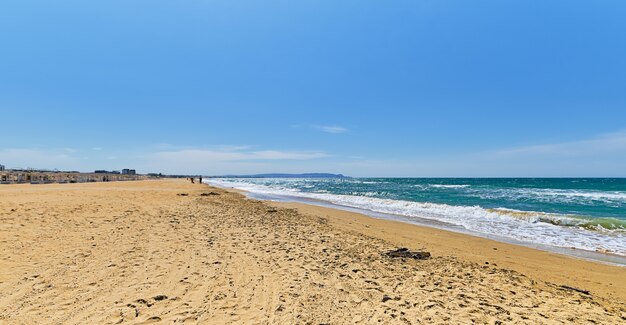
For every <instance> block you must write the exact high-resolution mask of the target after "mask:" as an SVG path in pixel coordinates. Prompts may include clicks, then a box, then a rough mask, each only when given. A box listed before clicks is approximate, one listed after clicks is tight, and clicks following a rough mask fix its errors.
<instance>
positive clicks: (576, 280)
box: [210, 185, 626, 301]
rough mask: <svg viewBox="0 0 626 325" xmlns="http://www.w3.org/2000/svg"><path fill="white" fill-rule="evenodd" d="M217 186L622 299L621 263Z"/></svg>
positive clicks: (402, 243)
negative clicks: (266, 197)
mask: <svg viewBox="0 0 626 325" xmlns="http://www.w3.org/2000/svg"><path fill="white" fill-rule="evenodd" d="M210 186H213V185H210ZM218 188H221V189H223V190H226V191H232V192H234V193H238V194H242V195H246V196H247V197H249V198H250V199H253V200H260V201H263V202H266V203H267V204H269V205H271V206H275V207H280V208H288V209H296V210H297V211H299V212H300V213H303V214H306V215H310V216H313V217H325V218H327V219H328V221H329V222H330V224H332V225H333V226H336V227H338V228H340V229H343V230H345V231H352V232H356V233H359V234H363V235H366V236H371V237H373V238H377V239H381V240H384V241H387V242H390V243H393V244H394V245H396V246H398V247H410V248H413V249H415V248H424V249H426V250H427V251H430V252H433V253H435V254H438V255H450V256H453V257H456V258H460V259H463V260H466V261H470V262H472V263H477V264H479V265H496V266H498V267H502V268H506V269H511V270H514V271H516V272H520V273H523V274H531V275H532V276H533V277H536V278H537V279H540V280H542V281H547V282H552V283H569V284H571V285H578V286H581V287H593V288H594V290H593V291H594V292H597V293H598V294H600V295H602V296H605V297H607V298H610V299H612V298H618V299H620V300H622V301H626V281H624V279H626V267H625V266H624V265H618V264H615V263H610V262H607V261H602V260H597V259H592V258H584V257H581V256H576V255H573V254H566V253H558V252H554V251H550V250H545V249H538V248H534V247H529V246H527V245H523V244H516V243H511V242H508V241H502V240H495V239H491V238H486V237H481V236H477V235H473V234H469V233H463V232H455V231H452V230H447V229H441V228H437V227H432V226H428V225H418V224H414V223H408V222H404V221H399V220H390V219H382V218H377V217H374V216H371V215H367V214H364V213H362V212H360V211H357V209H353V208H348V209H340V208H339V207H333V206H331V205H330V204H329V205H327V206H324V205H318V204H312V203H303V202H280V201H272V200H264V199H259V198H256V197H254V196H252V197H250V194H253V193H251V192H247V191H245V190H241V189H236V188H227V187H218ZM416 246H417V247H416ZM590 253H594V252H590ZM594 254H598V255H600V256H602V255H605V254H602V253H594Z"/></svg>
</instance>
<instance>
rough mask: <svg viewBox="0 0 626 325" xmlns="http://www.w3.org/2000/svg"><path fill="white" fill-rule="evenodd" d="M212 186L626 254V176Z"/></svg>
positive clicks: (222, 182) (241, 181)
mask: <svg viewBox="0 0 626 325" xmlns="http://www.w3.org/2000/svg"><path fill="white" fill-rule="evenodd" d="M208 182H209V183H211V184H214V185H218V186H224V187H234V188H238V189H242V190H246V191H248V192H251V193H256V194H261V195H270V196H274V197H278V198H286V199H288V198H306V199H313V200H319V201H323V202H327V203H329V204H333V205H339V206H344V207H350V208H356V209H360V210H366V211H372V212H376V213H382V214H388V215H394V216H401V217H402V220H405V221H408V222H412V221H414V222H415V223H428V221H432V222H436V223H437V224H438V225H439V226H441V227H442V228H448V229H451V230H462V231H464V232H469V233H474V234H478V235H484V236H486V237H497V238H505V239H511V240H514V241H518V242H522V243H528V244H537V245H543V246H553V247H558V248H567V249H570V248H575V249H577V250H584V251H592V252H602V253H609V254H614V255H619V256H626V179H623V178H572V179H568V178H508V179H502V178H473V179H472V178H337V179H294V178H255V179H247V178H229V179H210V180H209V181H208Z"/></svg>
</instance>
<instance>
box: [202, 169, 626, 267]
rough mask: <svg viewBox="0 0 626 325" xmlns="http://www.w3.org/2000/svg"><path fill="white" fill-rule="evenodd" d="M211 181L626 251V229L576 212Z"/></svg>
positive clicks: (535, 240) (529, 238) (533, 239)
mask: <svg viewBox="0 0 626 325" xmlns="http://www.w3.org/2000/svg"><path fill="white" fill-rule="evenodd" d="M210 183H212V184H215V185H218V186H224V187H234V188H238V189H242V190H245V191H249V192H252V193H258V194H265V195H278V196H295V197H302V198H309V199H315V200H322V201H326V202H330V203H332V204H336V205H342V206H347V207H352V208H358V209H364V210H369V211H374V212H379V213H385V214H392V215H399V216H403V217H405V218H406V219H408V220H409V221H411V219H412V218H413V219H414V220H415V222H418V220H421V219H430V220H435V221H438V222H444V223H447V224H450V225H455V226H461V227H463V228H465V229H466V230H467V231H470V232H473V233H478V234H483V235H493V236H498V237H504V238H511V239H515V240H519V241H522V242H527V243H531V244H542V245H551V246H557V247H566V248H570V247H573V248H577V249H583V250H589V251H596V250H601V251H605V252H611V253H614V254H618V255H622V256H626V232H624V231H604V232H603V231H591V230H588V229H585V228H583V227H577V225H579V224H581V225H582V223H583V222H584V220H582V221H581V219H580V218H576V217H574V216H568V215H562V214H548V213H541V212H536V213H535V212H526V211H516V210H510V209H484V208H481V207H479V206H452V205H447V204H435V203H424V202H412V201H403V200H391V199H383V198H376V197H372V195H371V194H370V195H367V194H366V196H363V195H336V194H330V193H310V192H302V191H299V190H297V189H293V188H288V187H284V186H278V184H274V185H273V186H267V185H259V184H252V183H247V182H245V181H241V180H238V181H229V180H224V179H220V180H211V181H210ZM546 221H547V222H546ZM564 225H569V227H564ZM600 230H601V229H600Z"/></svg>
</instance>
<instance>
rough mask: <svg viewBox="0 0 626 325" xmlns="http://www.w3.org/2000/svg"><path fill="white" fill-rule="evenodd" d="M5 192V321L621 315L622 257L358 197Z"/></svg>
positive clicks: (1, 225)
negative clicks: (366, 210) (322, 201)
mask: <svg viewBox="0 0 626 325" xmlns="http://www.w3.org/2000/svg"><path fill="white" fill-rule="evenodd" d="M0 197H2V200H0V323H8V324H14V323H15V324H31V323H37V324H120V323H122V324H128V323H130V324H147V323H185V324H187V323H190V324H225V323H229V324H230V323H237V324H296V323H299V324H308V323H311V324H320V323H329V324H330V323H333V324H372V323H382V324H424V323H428V324H430V323H464V324H465V323H479V324H494V323H496V324H497V323H529V324H540V323H553V322H561V323H589V322H594V323H602V324H619V323H621V322H623V321H624V320H626V282H625V281H623V279H625V278H626V269H624V268H621V267H617V266H610V265H605V264H599V263H595V262H588V261H584V260H577V259H574V258H570V257H566V256H561V255H557V254H551V253H547V252H542V251H538V250H533V249H530V248H525V247H521V246H516V245H511V244H505V243H499V242H495V241H490V240H487V239H483V238H478V237H472V236H468V235H464V234H459V233H453V232H449V231H443V230H438V229H434V228H426V227H418V226H413V225H408V224H405V223H400V222H394V221H389V220H381V219H375V218H371V217H367V216H364V215H361V214H358V213H353V212H347V211H342V210H336V209H330V208H323V207H316V206H311V205H304V204H295V203H272V202H267V201H260V200H255V199H249V198H247V197H246V196H245V195H244V194H242V193H240V192H237V191H232V190H230V191H229V190H226V189H221V188H216V187H212V186H207V185H205V184H201V185H200V184H190V183H189V182H186V181H184V180H174V179H172V180H158V181H137V182H110V183H83V184H63V185H56V184H51V185H36V186H33V185H7V186H2V187H0ZM399 247H407V248H409V249H411V250H419V251H426V252H429V253H430V254H431V256H430V257H429V258H427V259H423V260H417V259H411V258H392V257H390V256H387V255H385V252H389V251H392V250H395V249H397V248H399Z"/></svg>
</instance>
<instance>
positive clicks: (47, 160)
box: [0, 148, 80, 169]
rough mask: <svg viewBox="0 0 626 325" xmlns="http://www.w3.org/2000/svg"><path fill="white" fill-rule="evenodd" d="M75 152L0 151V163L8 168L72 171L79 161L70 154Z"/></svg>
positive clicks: (39, 150)
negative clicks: (62, 169) (63, 169)
mask: <svg viewBox="0 0 626 325" xmlns="http://www.w3.org/2000/svg"><path fill="white" fill-rule="evenodd" d="M73 152H76V150H73V149H72V150H68V148H62V149H46V150H43V149H20V148H7V149H1V150H0V163H1V164H3V165H5V166H7V167H8V168H38V169H55V168H59V169H60V168H65V169H74V168H76V167H77V166H79V165H80V159H79V158H76V157H73V156H71V155H70V154H71V153H73Z"/></svg>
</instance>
